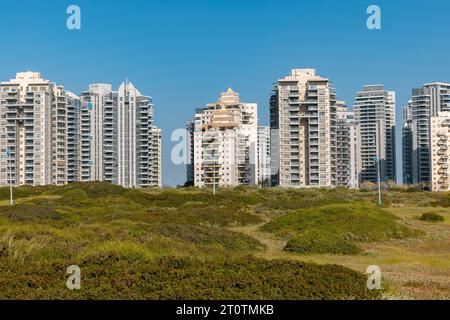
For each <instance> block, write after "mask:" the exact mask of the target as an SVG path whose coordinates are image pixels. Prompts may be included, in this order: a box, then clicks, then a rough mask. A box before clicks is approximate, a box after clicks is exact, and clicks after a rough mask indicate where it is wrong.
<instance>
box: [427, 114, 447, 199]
mask: <svg viewBox="0 0 450 320" xmlns="http://www.w3.org/2000/svg"><path fill="white" fill-rule="evenodd" d="M439 113H440V115H439V116H438V117H431V119H430V147H431V148H430V149H431V152H430V155H431V157H430V164H431V181H430V182H431V189H432V190H433V191H449V190H450V183H449V175H450V112H448V111H441V112H439Z"/></svg>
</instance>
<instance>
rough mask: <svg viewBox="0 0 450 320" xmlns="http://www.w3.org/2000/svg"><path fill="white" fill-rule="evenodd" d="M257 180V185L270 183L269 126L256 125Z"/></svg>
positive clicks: (266, 185) (265, 185)
mask: <svg viewBox="0 0 450 320" xmlns="http://www.w3.org/2000/svg"><path fill="white" fill-rule="evenodd" d="M258 181H259V185H260V186H263V187H268V186H269V185H270V127H269V126H259V127H258Z"/></svg>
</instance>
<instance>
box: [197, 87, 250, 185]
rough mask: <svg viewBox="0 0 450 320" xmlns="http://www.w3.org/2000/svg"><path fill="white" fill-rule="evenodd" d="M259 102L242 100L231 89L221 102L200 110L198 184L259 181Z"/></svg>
mask: <svg viewBox="0 0 450 320" xmlns="http://www.w3.org/2000/svg"><path fill="white" fill-rule="evenodd" d="M257 119H258V117H257V105H256V104H255V103H243V102H240V99H239V94H238V93H236V92H234V91H233V90H232V89H231V88H229V89H228V90H227V91H226V92H224V93H222V94H221V97H220V99H219V101H218V102H214V103H210V104H208V105H207V106H206V107H205V108H202V109H198V110H197V111H196V114H195V122H194V133H193V135H194V138H193V140H194V185H195V186H196V187H202V188H203V187H206V188H213V187H234V186H238V185H257V184H258V158H257V128H258V125H257Z"/></svg>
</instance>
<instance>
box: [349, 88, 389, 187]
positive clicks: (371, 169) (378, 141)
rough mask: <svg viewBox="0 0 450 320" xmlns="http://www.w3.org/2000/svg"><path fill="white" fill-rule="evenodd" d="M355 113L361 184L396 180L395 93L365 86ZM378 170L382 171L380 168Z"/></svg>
mask: <svg viewBox="0 0 450 320" xmlns="http://www.w3.org/2000/svg"><path fill="white" fill-rule="evenodd" d="M353 110H354V112H355V120H356V123H357V125H358V134H359V137H360V157H361V174H360V182H377V181H378V170H380V172H379V175H380V178H381V181H387V180H394V181H395V180H396V162H395V161H396V152H395V92H393V91H387V90H385V89H384V87H383V86H382V85H368V86H364V88H363V90H362V91H360V92H358V93H357V94H356V98H355V103H354V107H353ZM378 168H379V169H378Z"/></svg>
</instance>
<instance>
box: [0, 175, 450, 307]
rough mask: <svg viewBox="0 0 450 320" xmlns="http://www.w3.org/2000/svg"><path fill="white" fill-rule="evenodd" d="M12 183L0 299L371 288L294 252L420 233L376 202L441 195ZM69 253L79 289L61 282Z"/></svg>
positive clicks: (425, 203) (315, 295)
mask: <svg viewBox="0 0 450 320" xmlns="http://www.w3.org/2000/svg"><path fill="white" fill-rule="evenodd" d="M14 194H15V198H16V205H15V206H13V207H9V206H8V202H7V199H8V197H9V189H8V188H0V299H379V298H382V296H383V291H368V290H367V289H366V288H365V284H366V275H365V274H364V271H365V269H364V268H359V267H358V268H355V269H357V270H358V271H355V270H352V269H350V268H348V267H344V266H342V265H336V264H334V263H331V264H328V263H323V264H322V263H321V264H316V263H308V262H304V261H300V260H299V259H301V258H302V257H304V256H305V254H308V256H309V257H312V254H315V255H316V256H317V257H318V258H317V260H318V261H320V258H319V256H320V257H323V260H327V261H333V259H332V258H330V257H329V254H332V255H346V256H348V257H352V259H358V258H359V257H364V259H366V260H367V259H369V258H368V257H369V256H366V255H365V253H364V252H365V250H366V248H365V245H366V244H371V243H379V242H383V241H389V240H391V239H394V240H399V241H403V240H404V239H409V238H412V239H422V236H423V234H422V233H421V232H418V231H415V228H414V227H413V226H410V225H406V224H405V222H404V220H403V219H400V218H398V217H397V216H396V215H393V214H391V213H389V212H388V211H387V209H389V210H391V209H392V210H397V209H398V210H404V208H403V207H408V206H412V204H414V203H415V204H417V207H421V208H423V210H429V208H432V207H435V206H437V205H438V203H444V204H445V201H446V199H447V198H446V197H447V195H441V194H434V193H429V194H426V193H423V192H411V190H393V191H390V192H385V193H384V195H383V200H384V203H385V205H384V206H385V207H384V208H383V209H379V208H377V207H375V206H373V205H371V203H375V201H376V199H377V194H376V192H362V191H357V190H346V189H342V188H336V189H332V190H331V189H301V190H290V189H278V188H275V189H257V188H243V187H239V188H234V189H220V190H218V193H217V195H216V196H214V195H213V194H212V192H210V191H207V190H199V189H194V188H186V189H164V190H155V189H149V190H127V189H124V188H121V187H118V186H114V185H111V184H108V183H100V182H94V183H86V184H83V183H75V184H70V185H67V186H63V187H53V186H46V187H38V188H30V187H21V188H15V189H14ZM396 208H397V209H396ZM420 210H422V209H420ZM414 212H415V211H414ZM414 212H411V214H410V215H411V216H412V215H414V214H415V213H414ZM418 212H421V213H423V211H418ZM415 221H416V222H417V223H418V224H420V223H423V222H421V221H418V220H415ZM427 225H433V226H440V224H437V225H434V224H427ZM259 226H262V227H261V228H259ZM444 227H446V225H445V224H442V228H444ZM271 237H273V238H271ZM420 241H422V240H420ZM283 246H284V251H282V249H283ZM393 252H394V251H393ZM395 252H397V251H395ZM353 257H354V258H353ZM393 258H394V257H391V256H387V257H385V258H384V259H385V260H386V261H388V260H389V259H391V260H392V259H393ZM399 259H401V257H400V258H399ZM408 259H410V260H408V263H412V262H413V260H412V258H408ZM428 259H429V261H432V262H433V264H436V265H439V266H440V267H442V266H443V265H444V266H446V265H445V264H442V263H441V260H440V258H439V257H432V256H430V257H428ZM336 261H338V260H336ZM367 262H368V263H369V262H370V261H369V260H367ZM370 263H371V262H370ZM73 264H75V265H79V266H80V267H81V270H82V289H81V290H80V291H70V290H68V289H67V288H66V287H65V282H66V279H67V277H68V275H67V274H66V268H67V267H68V266H70V265H73ZM339 264H342V263H339Z"/></svg>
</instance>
